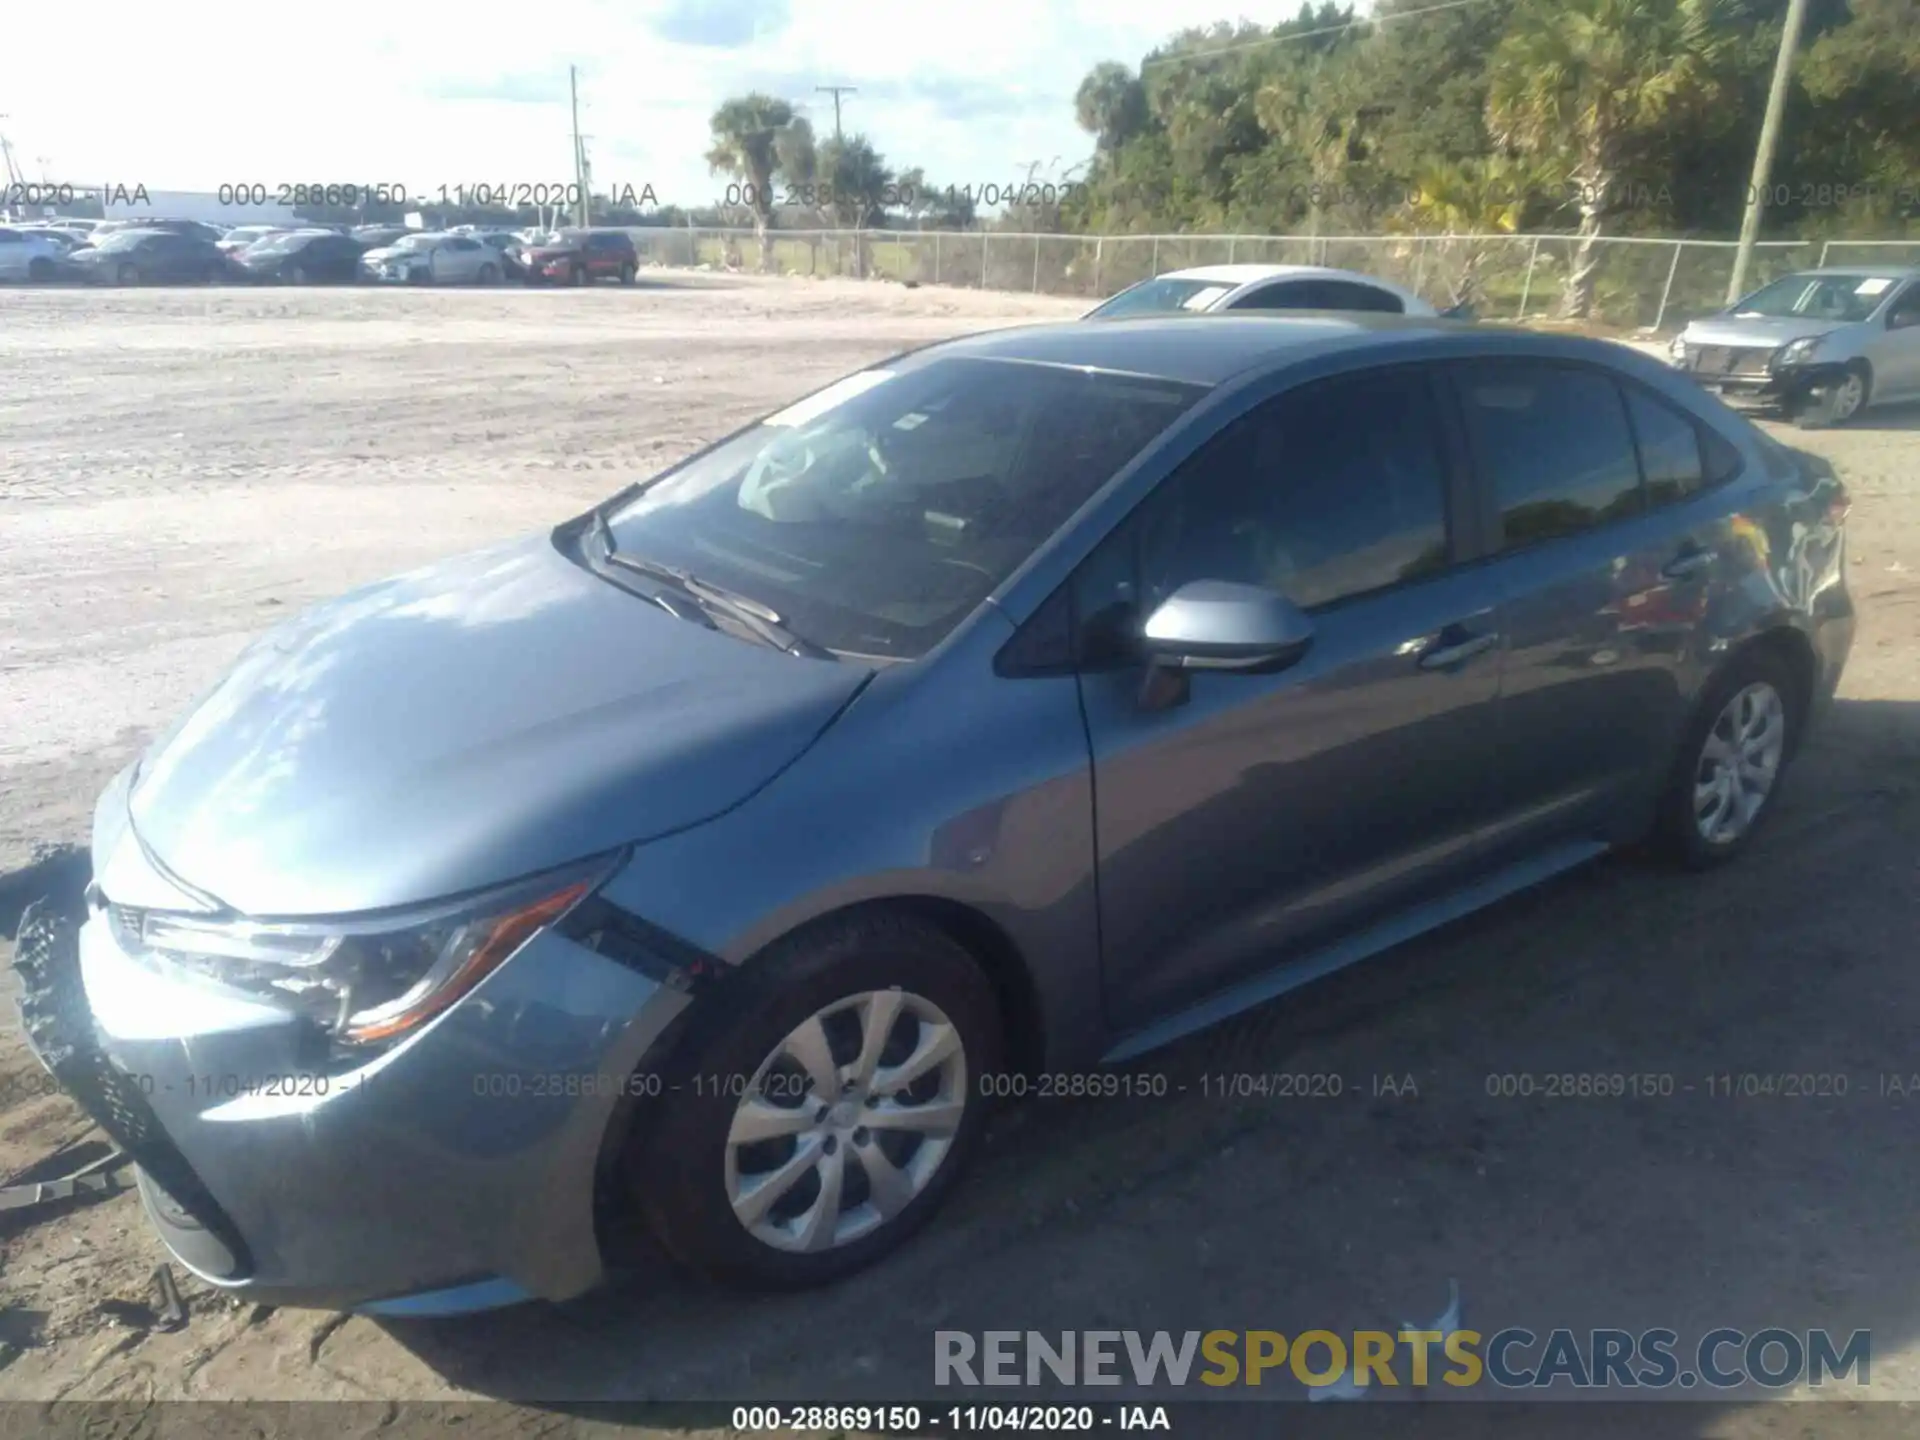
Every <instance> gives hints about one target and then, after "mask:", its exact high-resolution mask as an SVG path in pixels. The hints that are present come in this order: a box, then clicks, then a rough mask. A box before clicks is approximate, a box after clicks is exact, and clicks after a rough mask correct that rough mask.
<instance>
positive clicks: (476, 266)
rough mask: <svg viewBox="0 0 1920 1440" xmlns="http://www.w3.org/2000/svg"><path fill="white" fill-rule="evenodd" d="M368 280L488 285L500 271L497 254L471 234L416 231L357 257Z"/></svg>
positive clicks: (500, 266)
mask: <svg viewBox="0 0 1920 1440" xmlns="http://www.w3.org/2000/svg"><path fill="white" fill-rule="evenodd" d="M360 266H361V270H362V272H363V273H364V274H365V275H366V276H367V277H368V278H369V279H372V280H382V281H393V282H395V283H399V284H412V285H491V284H493V283H494V282H495V281H496V280H498V279H499V278H500V277H501V275H502V274H503V273H504V269H503V265H502V262H501V258H500V254H499V252H498V251H496V250H495V249H494V248H493V247H492V246H491V245H482V244H481V243H480V242H479V241H478V240H476V239H474V238H473V237H472V236H471V235H454V234H447V233H439V232H435V231H417V232H415V233H414V234H412V235H407V236H404V237H402V238H401V239H399V240H396V241H394V242H393V244H391V245H384V246H382V247H381V248H380V249H378V250H369V251H367V253H366V254H365V255H363V256H361V257H360Z"/></svg>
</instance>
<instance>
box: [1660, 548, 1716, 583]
mask: <svg viewBox="0 0 1920 1440" xmlns="http://www.w3.org/2000/svg"><path fill="white" fill-rule="evenodd" d="M1718 558H1719V552H1717V551H1714V550H1703V549H1701V548H1700V547H1698V546H1696V545H1689V546H1688V547H1687V548H1686V549H1684V550H1682V551H1681V552H1680V553H1679V554H1678V555H1676V556H1674V557H1673V559H1671V560H1669V561H1668V562H1667V563H1666V564H1665V565H1664V566H1663V567H1661V570H1660V573H1661V574H1662V575H1664V576H1666V577H1667V579H1669V580H1685V579H1686V578H1687V577H1689V576H1691V575H1698V574H1699V573H1700V572H1701V571H1702V570H1705V569H1706V568H1707V567H1708V566H1709V565H1711V564H1713V562H1714V561H1715V560H1716V559H1718Z"/></svg>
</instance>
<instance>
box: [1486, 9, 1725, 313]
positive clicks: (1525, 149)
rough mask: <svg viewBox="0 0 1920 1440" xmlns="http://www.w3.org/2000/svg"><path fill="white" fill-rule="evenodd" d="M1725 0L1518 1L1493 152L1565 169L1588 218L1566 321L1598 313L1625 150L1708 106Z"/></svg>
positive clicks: (1499, 71)
mask: <svg viewBox="0 0 1920 1440" xmlns="http://www.w3.org/2000/svg"><path fill="white" fill-rule="evenodd" d="M1719 8H1720V7H1719V0H1520V3H1519V4H1518V5H1517V6H1516V7H1515V9H1514V12H1513V20H1512V23H1511V26H1510V28H1509V29H1508V31H1507V34H1506V37H1505V38H1504V39H1503V40H1502V41H1501V42H1500V44H1499V45H1498V47H1496V48H1495V50H1494V52H1493V56H1492V59H1491V61H1490V62H1489V76H1488V82H1489V83H1488V92H1487V128H1488V130H1489V131H1490V132H1491V134H1492V136H1493V139H1494V141H1495V143H1497V144H1500V145H1504V146H1511V147H1512V148H1514V149H1516V150H1518V151H1520V152H1521V153H1522V154H1524V155H1527V156H1531V157H1533V158H1535V159H1537V160H1540V161H1543V162H1550V163H1556V164H1558V165H1559V166H1560V167H1561V169H1562V172H1563V173H1564V174H1565V176H1566V180H1567V184H1568V186H1569V188H1570V189H1571V191H1572V194H1573V196H1574V199H1575V202H1576V203H1577V204H1578V206H1579V210H1580V231H1579V234H1580V240H1579V244H1578V245H1577V246H1576V247H1575V250H1574V258H1573V264H1572V265H1571V266H1570V267H1569V268H1568V271H1567V282H1566V291H1565V293H1564V295H1563V297H1562V300H1561V313H1562V315H1563V316H1564V317H1565V318H1567V319H1585V318H1586V316H1587V314H1588V313H1589V311H1590V310H1591V309H1592V307H1593V288H1594V268H1595V265H1596V263H1597V262H1596V254H1595V249H1594V241H1595V240H1597V239H1598V238H1599V235H1600V227H1601V223H1602V221H1603V220H1604V218H1605V216H1606V210H1607V199H1608V194H1609V191H1610V190H1612V189H1613V188H1614V187H1615V186H1617V185H1618V183H1619V181H1620V180H1621V178H1622V176H1621V173H1620V172H1621V167H1622V161H1623V158H1624V154H1625V150H1626V145H1627V141H1628V140H1629V139H1630V138H1631V137H1632V136H1634V135H1635V134H1644V133H1645V132H1646V131H1648V130H1650V129H1652V128H1653V127H1655V126H1659V125H1661V124H1664V123H1667V122H1669V121H1671V120H1672V119H1674V118H1675V117H1676V116H1677V115H1678V114H1679V112H1681V111H1682V110H1683V109H1693V108H1697V107H1700V106H1703V105H1705V104H1707V103H1709V101H1710V99H1711V93H1710V92H1712V91H1713V90H1714V89H1715V88H1716V79H1717V76H1718V74H1719V62H1720V59H1721V55H1722V52H1723V50H1724V47H1725V45H1726V43H1727V42H1726V38H1725V36H1724V34H1716V33H1715V28H1714V27H1715V23H1716V21H1717V20H1718V19H1719V15H1718V11H1719Z"/></svg>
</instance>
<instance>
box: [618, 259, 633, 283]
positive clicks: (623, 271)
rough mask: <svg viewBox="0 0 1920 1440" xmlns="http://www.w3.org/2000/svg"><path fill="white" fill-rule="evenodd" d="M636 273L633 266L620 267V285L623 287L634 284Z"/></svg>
mask: <svg viewBox="0 0 1920 1440" xmlns="http://www.w3.org/2000/svg"><path fill="white" fill-rule="evenodd" d="M635 273H636V272H635V270H634V268H633V266H632V265H631V264H628V265H622V266H621V267H620V283H621V284H622V285H631V284H633V280H634V275H635Z"/></svg>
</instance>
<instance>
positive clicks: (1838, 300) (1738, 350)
mask: <svg viewBox="0 0 1920 1440" xmlns="http://www.w3.org/2000/svg"><path fill="white" fill-rule="evenodd" d="M1670 353H1671V354H1672V356H1673V363H1674V364H1675V365H1676V366H1678V367H1679V368H1680V369H1682V370H1684V371H1686V372H1687V373H1688V374H1689V375H1691V376H1692V377H1693V378H1694V379H1695V380H1697V381H1699V382H1700V384H1702V385H1704V386H1706V388H1707V389H1709V390H1711V391H1713V392H1714V393H1715V394H1717V395H1719V396H1720V397H1721V398H1722V399H1724V400H1727V401H1729V402H1730V403H1733V404H1737V405H1742V406H1751V407H1755V408H1773V409H1778V410H1781V411H1783V412H1784V413H1785V414H1786V415H1787V417H1788V418H1789V419H1791V420H1793V421H1794V422H1795V423H1796V424H1798V425H1800V426H1802V427H1803V428H1815V427H1818V426H1822V425H1844V424H1845V423H1846V422H1847V421H1849V420H1851V419H1853V418H1854V417H1855V416H1856V415H1858V414H1859V413H1860V412H1861V411H1863V410H1866V409H1867V408H1868V407H1870V406H1873V405H1890V404H1895V403H1898V402H1901V401H1908V400H1920V266H1863V267H1853V266H1835V267H1831V268H1826V269H1819V270H1799V271H1795V272H1794V273H1793V274H1791V275H1784V276H1782V277H1781V278H1780V279H1778V280H1775V281H1773V282H1772V283H1771V284H1768V285H1763V286H1761V287H1760V288H1759V289H1758V290H1755V291H1754V292H1753V293H1752V294H1751V295H1747V296H1745V297H1743V298H1742V299H1740V300H1736V301H1735V302H1734V303H1733V304H1731V305H1729V306H1727V308H1726V309H1724V310H1720V311H1716V312H1715V313H1714V314H1712V315H1707V316H1703V317H1701V318H1700V319H1698V320H1694V321H1691V322H1689V323H1688V325H1687V326H1686V328H1685V329H1683V330H1682V331H1681V332H1680V333H1679V334H1678V335H1677V336H1675V337H1674V339H1673V343H1672V345H1671V347H1670Z"/></svg>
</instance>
